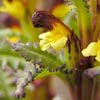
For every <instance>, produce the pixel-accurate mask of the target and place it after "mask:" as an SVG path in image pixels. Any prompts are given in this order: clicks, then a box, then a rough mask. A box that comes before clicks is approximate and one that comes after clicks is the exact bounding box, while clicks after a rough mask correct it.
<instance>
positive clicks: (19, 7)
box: [0, 0, 25, 19]
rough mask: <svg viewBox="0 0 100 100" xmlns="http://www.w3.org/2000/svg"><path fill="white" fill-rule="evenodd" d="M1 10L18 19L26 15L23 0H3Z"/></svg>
mask: <svg viewBox="0 0 100 100" xmlns="http://www.w3.org/2000/svg"><path fill="white" fill-rule="evenodd" d="M0 11H1V12H5V13H8V14H10V15H11V16H13V17H15V18H18V19H21V18H23V17H24V15H25V12H24V6H23V4H22V3H21V1H18V0H14V1H12V2H9V1H7V0H3V6H1V7H0Z"/></svg>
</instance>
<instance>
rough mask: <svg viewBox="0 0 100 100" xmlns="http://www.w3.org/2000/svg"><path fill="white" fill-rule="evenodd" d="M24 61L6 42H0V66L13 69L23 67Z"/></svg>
mask: <svg viewBox="0 0 100 100" xmlns="http://www.w3.org/2000/svg"><path fill="white" fill-rule="evenodd" d="M25 65H26V62H25V60H24V59H23V58H21V57H20V56H19V55H18V53H17V52H15V51H14V50H13V49H12V47H11V45H10V44H9V43H6V42H1V43H0V67H3V66H9V67H11V68H13V69H16V68H18V67H19V68H24V66H25Z"/></svg>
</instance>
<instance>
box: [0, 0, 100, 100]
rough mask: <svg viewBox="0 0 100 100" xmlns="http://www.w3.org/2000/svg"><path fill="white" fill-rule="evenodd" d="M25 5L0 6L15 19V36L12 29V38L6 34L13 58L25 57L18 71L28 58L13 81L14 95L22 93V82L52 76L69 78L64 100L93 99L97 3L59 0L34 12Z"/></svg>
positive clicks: (98, 61)
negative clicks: (18, 77) (15, 83)
mask: <svg viewBox="0 0 100 100" xmlns="http://www.w3.org/2000/svg"><path fill="white" fill-rule="evenodd" d="M26 1H27V0H26ZM48 1H49V0H48ZM30 2H32V0H30ZM24 4H25V1H24V0H22V1H20V0H18V1H14V0H12V1H7V0H5V1H3V6H1V7H0V11H1V12H6V13H9V14H10V15H11V16H12V17H14V18H16V19H17V20H18V22H19V25H18V26H17V27H18V28H19V29H20V30H21V31H19V30H17V31H19V32H20V34H19V35H16V31H15V30H13V29H12V30H13V31H14V32H15V35H16V37H14V36H13V37H12V38H11V37H9V38H8V37H7V36H6V40H7V41H8V43H9V45H10V46H11V47H12V48H13V49H14V50H15V51H13V52H12V53H11V54H12V55H13V54H14V55H15V54H16V53H17V54H16V56H17V57H19V58H20V59H22V58H24V59H25V60H26V61H24V60H21V62H23V68H22V69H24V66H26V62H28V65H27V66H26V67H27V69H28V70H27V71H23V73H24V76H23V77H22V78H21V79H19V81H18V82H17V89H16V97H17V98H21V97H23V96H25V95H24V94H25V92H24V88H25V86H26V85H27V83H29V82H32V81H33V80H37V79H39V78H41V77H45V76H52V75H56V76H58V77H60V78H61V79H63V80H67V81H68V82H69V84H70V85H69V87H70V88H71V90H72V91H73V92H72V91H70V89H68V91H69V94H70V95H71V97H70V99H69V100H98V96H95V95H96V94H95V92H94V91H95V89H94V87H96V86H98V84H95V83H96V82H98V80H100V79H99V78H98V76H97V75H99V74H100V67H99V66H100V40H99V33H100V1H99V0H65V1H64V0H58V2H57V1H55V3H52V6H51V7H50V8H49V7H47V8H48V9H47V10H45V9H46V5H45V6H44V7H43V8H44V9H42V10H41V9H37V10H36V11H34V14H32V12H31V8H30V7H29V6H31V5H28V4H27V5H26V6H25V7H24ZM29 4H30V3H29ZM17 8H18V9H21V10H20V11H18V9H17ZM63 9H65V10H63ZM60 11H62V12H60ZM27 13H28V14H27ZM19 15H20V16H19ZM30 15H31V16H32V19H31V17H30ZM32 24H33V26H32ZM37 28H39V29H37ZM10 29H11V27H10ZM14 40H15V41H14ZM1 51H2V50H1ZM18 54H19V55H20V56H21V57H20V56H19V55H18ZM11 63H12V62H11ZM94 77H96V78H97V79H96V80H94ZM98 91H99V90H98ZM48 100H49V99H48Z"/></svg>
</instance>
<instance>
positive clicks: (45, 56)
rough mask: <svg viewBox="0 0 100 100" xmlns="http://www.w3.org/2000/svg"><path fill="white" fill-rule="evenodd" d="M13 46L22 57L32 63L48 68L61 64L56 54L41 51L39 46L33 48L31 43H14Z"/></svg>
mask: <svg viewBox="0 0 100 100" xmlns="http://www.w3.org/2000/svg"><path fill="white" fill-rule="evenodd" d="M14 48H15V50H16V51H17V52H18V53H19V54H20V55H21V56H22V57H24V58H25V59H26V60H28V61H31V62H33V63H39V64H42V65H43V66H45V67H49V68H56V67H59V66H60V65H62V63H61V61H60V60H59V59H58V58H57V57H56V56H54V55H52V54H50V53H48V52H46V51H45V52H44V51H41V49H40V48H35V47H34V46H33V45H32V44H29V45H25V44H16V45H15V46H14Z"/></svg>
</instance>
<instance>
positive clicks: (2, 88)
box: [0, 68, 16, 100]
mask: <svg viewBox="0 0 100 100" xmlns="http://www.w3.org/2000/svg"><path fill="white" fill-rule="evenodd" d="M8 74H9V73H7V72H3V71H2V70H1V68H0V92H2V93H3V97H2V98H0V99H2V100H16V99H15V98H14V97H11V96H10V93H11V92H13V90H14V85H11V83H10V82H11V79H12V78H11V77H10V76H8Z"/></svg>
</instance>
